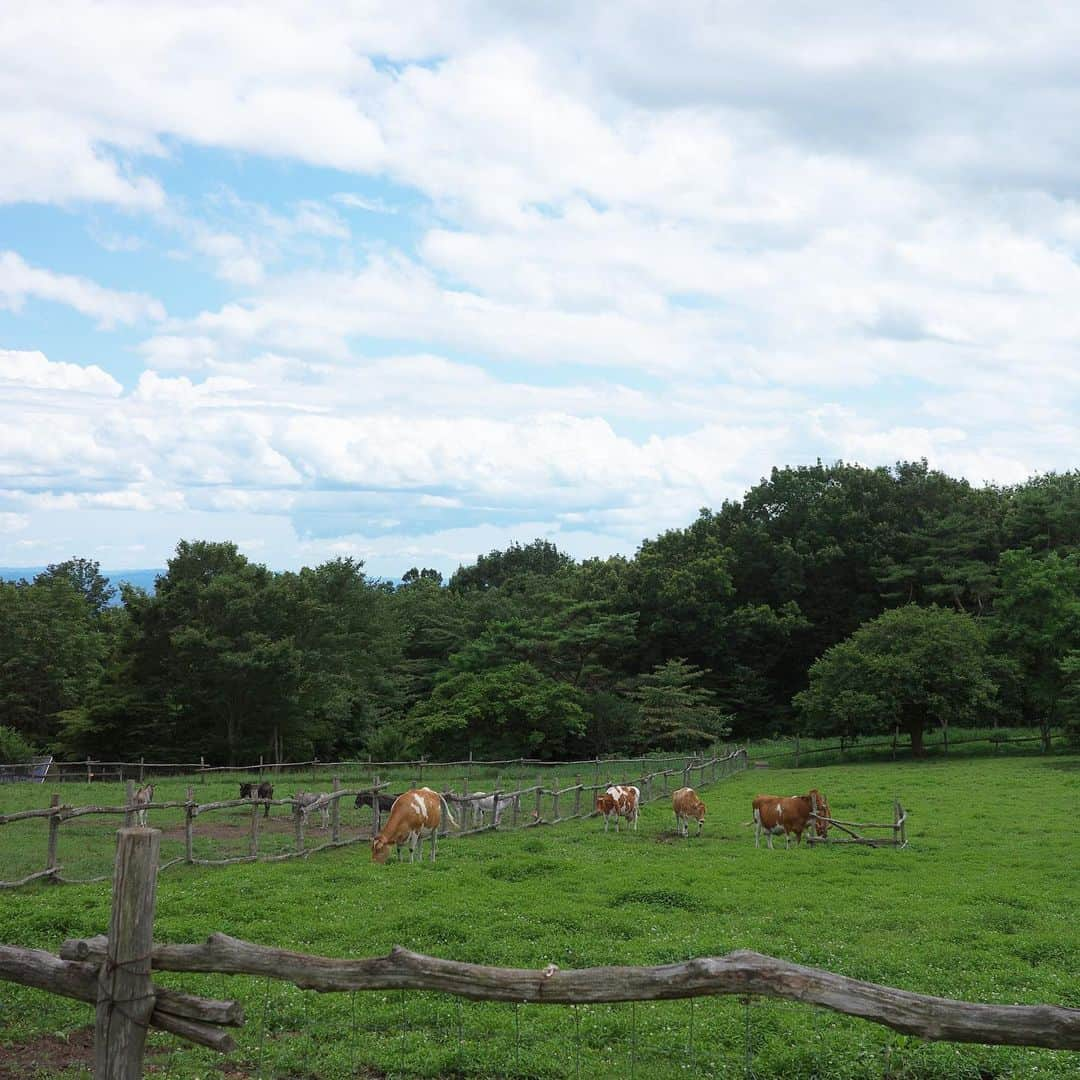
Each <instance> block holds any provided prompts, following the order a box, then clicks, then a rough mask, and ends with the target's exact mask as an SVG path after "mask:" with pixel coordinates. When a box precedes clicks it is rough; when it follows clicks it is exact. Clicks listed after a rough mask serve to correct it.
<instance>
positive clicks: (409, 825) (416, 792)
mask: <svg viewBox="0 0 1080 1080" xmlns="http://www.w3.org/2000/svg"><path fill="white" fill-rule="evenodd" d="M443 810H445V811H446V819H447V821H449V822H450V824H451V825H453V826H454V827H455V828H457V822H456V821H455V820H454V816H453V814H451V813H450V807H449V806H447V805H446V800H445V799H444V798H443V797H442V796H441V795H440V794H439V793H438V792H437V791H432V790H431V788H426V787H423V788H413V789H412V790H411V791H406V792H404V793H402V794H401V795H399V796H398V797H397V798H396V799H395V800H394V805H393V806H392V807H390V817H389V818H387V820H386V824H385V825H384V826H383V828H382V831H381V832H380V833H379V835H378V836H376V837H373V838H372V841H371V858H372V859H373V860H374V861H375V862H377V863H384V862H386V856H387V855H388V854H389V853H390V847H391V845H392V846H394V847H396V848H397V852H398V858H399V859H400V858H401V848H402V845H404V844H408V845H409V862H412V861H413V858H414V856H415V855H416V849H417V847H420V848H421V852H420V857H421V859H423V854H424V853H423V850H422V849H423V843H424V837H425V836H430V837H431V861H432V862H434V861H435V844H436V840H437V838H438V834H439V824H440V823H441V822H442V814H443Z"/></svg>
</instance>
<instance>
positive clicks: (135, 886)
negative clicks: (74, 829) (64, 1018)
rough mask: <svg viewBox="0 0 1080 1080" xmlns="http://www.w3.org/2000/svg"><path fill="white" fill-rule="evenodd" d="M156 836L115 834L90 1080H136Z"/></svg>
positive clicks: (146, 996) (148, 998)
mask: <svg viewBox="0 0 1080 1080" xmlns="http://www.w3.org/2000/svg"><path fill="white" fill-rule="evenodd" d="M160 849H161V833H160V832H159V831H158V830H157V829H121V830H120V831H119V833H118V834H117V842H116V867H115V870H114V873H113V897H112V918H111V919H110V922H109V940H108V945H107V949H108V953H107V959H106V961H105V963H104V964H102V965H101V967H100V968H99V969H98V996H97V1016H96V1021H95V1024H94V1080H139V1077H141V1076H142V1075H143V1069H142V1064H143V1046H144V1044H145V1042H146V1029H147V1027H148V1026H149V1024H150V1014H151V1013H152V1012H153V1011H154V1000H155V998H154V983H153V979H152V978H151V975H150V953H151V951H152V950H153V947H154V905H155V903H156V900H157V865H158V854H159V852H160Z"/></svg>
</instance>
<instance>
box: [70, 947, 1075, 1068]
mask: <svg viewBox="0 0 1080 1080" xmlns="http://www.w3.org/2000/svg"><path fill="white" fill-rule="evenodd" d="M106 948H107V941H106V939H105V938H104V937H96V938H85V939H69V940H68V941H65V942H64V944H63V946H62V947H61V949H60V955H61V956H62V957H70V958H72V959H78V960H83V961H89V962H90V963H100V962H101V961H102V960H103V958H104V957H105V953H106ZM151 966H152V967H153V968H155V969H157V970H160V971H184V972H204V973H211V972H216V973H219V974H227V975H255V976H260V977H266V978H272V979H282V980H284V981H286V982H291V983H293V984H294V985H295V986H298V987H300V988H301V989H303V990H317V991H319V992H321V993H327V992H342V993H344V992H350V991H353V990H438V991H442V992H443V993H447V994H455V995H457V996H459V997H464V998H469V999H470V1000H472V1001H507V1002H518V1003H521V1004H526V1003H528V1004H537V1005H588V1004H601V1003H608V1002H618V1001H667V1000H672V999H677V998H690V997H705V996H715V995H722V994H735V995H746V994H752V995H756V996H761V997H774V998H786V999H788V1000H792V1001H803V1002H806V1003H807V1004H811V1005H821V1006H823V1007H825V1008H827V1009H832V1010H833V1011H834V1012H840V1013H845V1014H847V1015H848V1016H858V1017H861V1018H863V1019H864V1020H871V1021H873V1022H874V1023H877V1024H883V1025H884V1026H886V1027H890V1028H892V1029H893V1030H895V1031H900V1032H903V1033H904V1034H906V1035H918V1036H921V1037H923V1038H927V1039H935V1040H939V1041H947V1042H971V1043H987V1044H995V1045H1009V1046H1041V1047H1046V1048H1049V1049H1052V1050H1080V1009H1068V1008H1063V1007H1060V1006H1056V1005H984V1004H975V1003H971V1002H966V1001H956V1000H954V999H951V998H941V997H930V996H928V995H925V994H913V993H910V992H909V991H906V990H896V989H893V988H892V987H888V986H881V985H879V984H878V983H872V982H865V981H864V980H862V979H851V978H848V977H847V976H846V975H836V974H833V973H832V972H829V971H822V970H819V969H818V968H811V967H804V966H803V965H802V964H793V963H789V962H788V961H786V960H778V959H776V958H775V957H771V956H765V955H762V954H761V953H756V952H749V951H745V950H740V951H737V952H733V953H729V954H728V955H727V956H712V957H702V958H699V959H696V960H687V961H684V962H682V963H678V964H664V965H661V966H658V967H597V968H583V969H579V970H572V971H561V970H559V969H558V968H556V967H554V965H551V966H549V967H547V968H544V969H539V970H537V969H532V968H498V967H487V966H486V965H482V964H467V963H462V962H460V961H457V960H442V959H439V958H438V957H434V956H425V955H423V954H421V953H415V952H410V951H409V950H408V949H403V948H401V947H400V946H399V947H395V948H394V949H393V950H392V951H391V952H390V953H389V954H387V955H386V956H376V957H370V958H368V959H364V960H337V959H331V958H328V957H323V956H309V955H306V954H304V953H297V952H290V951H289V950H287V949H274V948H268V947H267V946H265V945H255V944H252V943H251V942H248V941H241V940H239V939H237V938H233V937H229V935H228V934H211V935H210V937H209V938H208V939H207V940H206V941H205V942H204V943H203V944H200V945H159V946H157V947H156V948H155V949H154V951H153V953H152V954H151Z"/></svg>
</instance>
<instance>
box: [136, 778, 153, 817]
mask: <svg viewBox="0 0 1080 1080" xmlns="http://www.w3.org/2000/svg"><path fill="white" fill-rule="evenodd" d="M153 801H154V785H153V784H147V785H146V786H145V787H141V788H139V789H138V790H137V791H136V792H135V794H134V795H132V797H131V805H132V806H134V807H138V809H137V810H136V811H135V820H136V821H137V822H138V823H139V824H140V825H143V826H145V825H146V808H147V807H148V806H149V805H150V804H151V803H152V802H153Z"/></svg>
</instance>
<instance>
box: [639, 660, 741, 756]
mask: <svg viewBox="0 0 1080 1080" xmlns="http://www.w3.org/2000/svg"><path fill="white" fill-rule="evenodd" d="M704 675H705V672H704V671H702V670H701V669H700V668H698V667H695V666H694V665H693V664H688V663H687V662H686V661H685V660H683V659H673V660H668V661H666V662H665V663H663V664H658V665H657V666H656V667H655V668H654V669H653V670H652V671H651V672H649V673H648V674H647V675H642V676H641V677H640V678H639V679H638V680H637V684H636V686H635V687H634V689H633V690H632V691H631V692H630V697H631V698H632V699H633V700H634V701H636V702H637V704H638V707H639V708H640V710H641V728H640V732H641V735H640V738H641V743H642V745H643V747H645V748H647V749H653V748H656V747H663V748H666V749H672V750H681V749H692V748H699V747H704V746H709V745H710V744H712V743H714V742H716V741H717V740H718V739H722V738H724V737H725V736H726V735H729V734H730V733H731V725H730V723H729V721H730V719H731V717H730V716H727V715H726V714H724V713H723V712H721V710H720V709H718V708H717V707H716V705H715V704H714V696H713V694H712V693H711V692H710V691H708V690H706V689H705V688H704V687H702V686H699V685H698V684H699V683H700V682H701V680H702V678H703V677H704Z"/></svg>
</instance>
